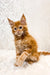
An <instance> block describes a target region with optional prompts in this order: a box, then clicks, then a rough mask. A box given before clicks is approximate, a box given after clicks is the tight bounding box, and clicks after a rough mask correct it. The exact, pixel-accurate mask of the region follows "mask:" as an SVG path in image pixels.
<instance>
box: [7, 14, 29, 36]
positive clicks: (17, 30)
mask: <svg viewBox="0 0 50 75" xmlns="http://www.w3.org/2000/svg"><path fill="white" fill-rule="evenodd" d="M8 21H9V24H10V26H11V28H12V33H13V34H14V35H15V36H19V37H21V36H22V35H26V34H27V32H28V29H27V24H26V18H25V16H24V14H23V15H22V17H21V20H20V21H17V22H13V21H12V20H10V19H9V18H8Z"/></svg>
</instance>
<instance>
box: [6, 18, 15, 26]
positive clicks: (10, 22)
mask: <svg viewBox="0 0 50 75" xmlns="http://www.w3.org/2000/svg"><path fill="white" fill-rule="evenodd" d="M7 19H8V21H9V24H10V25H11V27H13V25H14V22H13V21H12V20H10V19H9V18H7Z"/></svg>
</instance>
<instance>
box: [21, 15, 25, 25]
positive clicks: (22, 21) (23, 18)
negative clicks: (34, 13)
mask: <svg viewBox="0 0 50 75" xmlns="http://www.w3.org/2000/svg"><path fill="white" fill-rule="evenodd" d="M20 22H21V24H22V25H26V18H25V16H24V14H23V15H22V17H21V20H20Z"/></svg>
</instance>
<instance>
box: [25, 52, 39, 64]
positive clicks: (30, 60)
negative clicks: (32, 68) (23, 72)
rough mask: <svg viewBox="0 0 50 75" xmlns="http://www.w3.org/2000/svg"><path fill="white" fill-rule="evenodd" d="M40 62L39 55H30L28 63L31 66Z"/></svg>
mask: <svg viewBox="0 0 50 75" xmlns="http://www.w3.org/2000/svg"><path fill="white" fill-rule="evenodd" d="M38 60H39V55H38V53H33V54H32V55H30V56H29V57H28V58H27V59H26V61H27V62H28V63H29V64H32V63H33V62H37V61H38Z"/></svg>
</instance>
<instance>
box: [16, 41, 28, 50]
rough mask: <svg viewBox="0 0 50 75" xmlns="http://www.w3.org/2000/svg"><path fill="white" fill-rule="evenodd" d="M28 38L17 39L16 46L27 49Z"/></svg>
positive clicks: (19, 48)
mask: <svg viewBox="0 0 50 75" xmlns="http://www.w3.org/2000/svg"><path fill="white" fill-rule="evenodd" d="M26 42H27V40H25V41H23V40H17V41H16V48H17V49H18V50H20V51H23V50H26V49H27V44H26Z"/></svg>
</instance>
